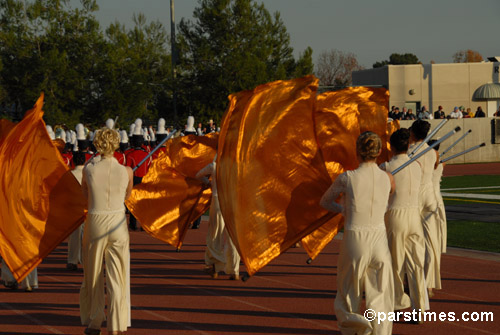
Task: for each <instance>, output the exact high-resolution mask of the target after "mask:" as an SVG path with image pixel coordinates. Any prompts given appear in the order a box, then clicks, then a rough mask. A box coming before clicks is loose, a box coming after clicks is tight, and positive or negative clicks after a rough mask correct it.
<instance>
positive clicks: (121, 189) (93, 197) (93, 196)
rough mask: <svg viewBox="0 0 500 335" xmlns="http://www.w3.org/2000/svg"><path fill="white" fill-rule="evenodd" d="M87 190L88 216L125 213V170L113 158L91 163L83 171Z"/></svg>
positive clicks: (126, 177)
mask: <svg viewBox="0 0 500 335" xmlns="http://www.w3.org/2000/svg"><path fill="white" fill-rule="evenodd" d="M83 174H84V175H85V178H86V180H87V185H88V190H89V214H114V213H122V212H125V205H124V201H125V196H126V192H127V186H128V182H129V178H128V174H127V169H126V168H125V167H124V166H123V165H121V164H120V163H118V161H117V160H116V159H115V158H114V157H110V158H104V157H103V158H102V159H101V160H99V161H98V162H95V161H92V162H90V163H88V164H87V166H86V167H85V168H84V170H83Z"/></svg>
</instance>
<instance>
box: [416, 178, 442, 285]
mask: <svg viewBox="0 0 500 335" xmlns="http://www.w3.org/2000/svg"><path fill="white" fill-rule="evenodd" d="M436 213H437V201H436V195H435V193H434V186H433V185H432V184H424V185H422V186H421V189H420V219H421V220H422V226H423V228H424V237H425V264H424V272H425V281H426V283H427V287H428V288H435V289H439V290H440V289H441V236H440V231H441V227H440V223H439V222H438V220H437V215H436Z"/></svg>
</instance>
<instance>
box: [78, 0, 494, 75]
mask: <svg viewBox="0 0 500 335" xmlns="http://www.w3.org/2000/svg"><path fill="white" fill-rule="evenodd" d="M75 1H76V0H72V2H75ZM257 2H259V3H260V2H263V3H264V5H265V7H266V8H267V9H268V10H269V11H270V12H271V13H274V12H276V11H278V12H280V14H281V18H282V20H283V22H284V24H285V26H286V28H287V30H288V33H289V34H290V42H291V46H292V47H293V49H294V55H295V57H298V55H299V54H300V53H301V52H303V51H304V50H305V49H306V48H307V47H308V46H310V47H311V48H312V49H313V61H314V62H316V60H317V57H318V55H319V54H320V53H321V52H324V51H328V50H332V49H337V50H340V51H343V52H350V53H353V54H354V55H355V56H356V58H357V59H358V62H359V63H360V64H361V65H362V66H364V67H365V68H371V67H372V65H373V63H375V62H377V61H382V60H388V59H389V56H390V55H391V54H392V53H401V54H404V53H413V54H415V55H416V56H417V57H418V58H419V60H420V61H421V62H422V63H424V64H428V63H430V62H431V61H434V62H436V63H451V62H453V54H455V53H456V52H457V51H459V50H467V49H472V50H475V51H477V52H479V53H480V54H481V55H482V56H483V58H485V59H486V58H487V57H491V56H500V34H499V30H500V29H499V26H498V22H497V20H499V16H500V0H477V1H475V0H411V1H409V0H378V1H376V0H267V1H257ZM97 3H98V5H99V7H100V9H99V11H98V12H97V13H96V14H95V15H96V17H97V18H98V20H99V21H100V23H101V26H102V27H103V29H104V28H105V27H107V26H108V25H109V24H110V23H112V22H114V21H116V20H117V21H119V22H120V23H123V24H125V26H126V27H129V28H130V27H133V23H132V17H133V14H134V13H143V14H144V15H145V16H146V19H147V20H148V22H149V21H153V20H160V21H161V22H162V23H163V24H164V25H165V27H166V28H167V31H168V32H169V33H170V0H98V1H97ZM197 4H198V0H176V1H175V21H176V23H178V22H180V20H181V18H185V19H189V20H192V19H193V16H192V14H193V11H194V9H195V7H196V6H197Z"/></svg>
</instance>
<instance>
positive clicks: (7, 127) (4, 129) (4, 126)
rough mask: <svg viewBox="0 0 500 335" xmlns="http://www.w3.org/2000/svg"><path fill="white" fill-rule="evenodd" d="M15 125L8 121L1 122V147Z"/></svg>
mask: <svg viewBox="0 0 500 335" xmlns="http://www.w3.org/2000/svg"><path fill="white" fill-rule="evenodd" d="M14 126H15V124H14V123H13V122H10V121H9V120H7V119H1V120H0V145H1V143H2V141H3V139H4V138H5V137H7V134H8V133H9V132H10V131H11V130H12V128H14Z"/></svg>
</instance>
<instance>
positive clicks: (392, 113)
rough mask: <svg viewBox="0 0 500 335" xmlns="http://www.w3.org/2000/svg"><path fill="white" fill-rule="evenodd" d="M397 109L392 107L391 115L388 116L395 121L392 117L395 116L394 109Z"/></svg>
mask: <svg viewBox="0 0 500 335" xmlns="http://www.w3.org/2000/svg"><path fill="white" fill-rule="evenodd" d="M395 108H396V107H395V106H392V107H391V110H390V111H389V115H388V116H389V118H391V119H394V118H393V117H392V116H393V115H394V109H395Z"/></svg>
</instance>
